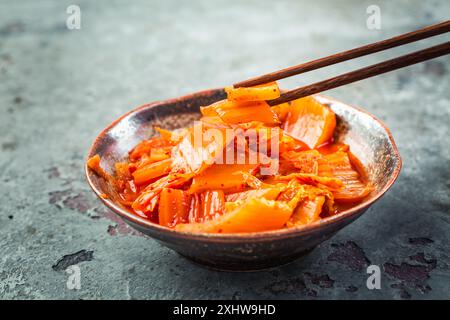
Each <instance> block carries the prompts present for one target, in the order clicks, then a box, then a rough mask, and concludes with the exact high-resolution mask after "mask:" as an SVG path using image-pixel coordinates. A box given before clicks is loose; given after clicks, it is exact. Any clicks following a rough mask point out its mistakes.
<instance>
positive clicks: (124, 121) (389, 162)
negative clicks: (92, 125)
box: [85, 89, 401, 271]
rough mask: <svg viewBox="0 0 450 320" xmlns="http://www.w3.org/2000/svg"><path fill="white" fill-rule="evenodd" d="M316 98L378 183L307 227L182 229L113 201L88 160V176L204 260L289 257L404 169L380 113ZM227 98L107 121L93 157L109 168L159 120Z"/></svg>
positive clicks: (155, 233) (240, 266) (185, 118)
mask: <svg viewBox="0 0 450 320" xmlns="http://www.w3.org/2000/svg"><path fill="white" fill-rule="evenodd" d="M315 97H316V99H318V100H319V101H320V102H322V103H324V104H327V105H328V106H329V107H330V108H331V109H332V110H333V111H334V112H335V113H336V115H337V127H336V131H335V139H336V140H337V141H340V142H344V143H346V144H348V145H350V149H351V151H352V153H353V154H354V155H355V156H356V157H358V158H359V159H360V161H361V162H362V164H363V165H364V166H365V168H367V173H368V177H369V179H370V181H371V182H372V183H373V185H374V186H375V190H374V191H373V192H372V193H371V194H370V195H369V196H368V197H367V198H366V199H365V200H364V201H362V202H361V203H359V204H358V205H356V206H354V207H351V208H349V209H348V210H345V211H342V212H340V213H339V214H337V215H334V216H331V217H328V218H325V219H322V220H320V221H318V222H316V223H313V224H310V225H308V226H306V227H302V228H291V229H282V230H276V231H267V232H260V233H247V234H190V233H182V232H177V231H174V230H171V229H169V228H166V227H163V226H160V225H158V224H155V223H152V222H150V221H148V220H146V219H144V218H141V217H139V216H137V215H136V214H134V213H133V212H132V211H131V210H130V209H129V208H127V207H125V206H123V205H121V204H120V203H119V202H118V201H116V199H117V193H116V192H115V190H114V188H113V187H112V186H111V185H109V184H108V183H107V182H106V181H105V180H104V179H102V178H100V177H98V176H97V175H96V174H95V173H94V172H92V171H91V170H89V169H88V168H87V167H86V168H85V169H86V176H87V180H88V182H89V185H90V186H91V188H92V190H93V191H94V192H95V193H96V194H97V196H98V197H99V198H100V200H101V201H102V202H103V203H104V204H105V205H106V206H107V207H108V208H110V209H111V210H112V211H113V212H115V213H116V214H117V215H119V216H120V217H121V218H122V219H123V220H125V222H126V223H128V224H129V225H130V226H132V227H133V228H135V229H136V230H138V231H140V232H142V233H144V234H145V235H147V236H149V237H151V238H153V239H155V240H156V241H158V242H160V243H161V244H163V245H165V246H167V247H169V248H171V249H173V250H174V251H176V252H178V253H179V254H180V255H182V256H184V257H186V258H188V259H190V260H192V261H194V262H197V263H199V264H201V265H204V266H207V267H210V268H214V269H219V270H229V271H251V270H259V269H265V268H270V267H275V266H278V265H282V264H285V263H288V262H291V261H293V260H295V259H297V258H299V257H301V256H303V255H305V254H306V253H308V252H310V251H311V250H312V249H313V248H314V247H315V246H317V245H318V244H320V243H321V242H323V241H325V240H327V239H329V238H330V237H332V236H333V235H334V234H335V233H336V232H337V231H339V230H340V229H342V228H343V227H344V226H346V225H348V224H349V223H351V222H352V221H354V220H355V219H356V218H358V217H359V216H361V215H362V214H363V213H364V212H365V211H366V210H367V209H368V208H369V207H370V206H371V205H372V204H374V203H375V202H376V201H377V200H379V199H380V198H381V196H382V195H383V194H384V193H385V192H386V191H387V190H388V189H389V188H390V187H391V186H392V184H393V183H394V181H395V180H396V178H397V177H398V175H399V173H400V168H401V158H400V155H399V152H398V150H397V147H396V145H395V142H394V139H393V137H392V135H391V133H390V132H389V130H388V128H387V127H386V126H385V125H384V124H383V123H382V122H381V121H380V120H378V119H377V118H376V117H374V116H373V115H371V114H370V113H368V112H367V111H364V110H362V109H360V108H356V107H353V106H349V105H347V104H345V103H342V102H339V101H336V100H334V99H331V98H328V97H325V96H321V95H317V96H315ZM224 98H225V93H224V91H223V89H214V90H207V91H202V92H198V93H194V94H190V95H187V96H184V97H180V98H176V99H170V100H166V101H158V102H153V103H149V104H146V105H143V106H141V107H139V108H137V109H135V110H133V111H131V112H129V113H127V114H125V115H123V116H121V117H120V118H119V119H117V120H116V121H114V122H113V123H112V124H110V125H109V126H107V127H106V128H105V129H104V130H103V131H102V132H101V133H100V134H99V135H98V137H97V138H96V139H95V141H94V143H93V145H92V147H91V149H90V150H89V154H88V157H91V156H93V155H95V154H99V155H100V156H101V159H102V162H101V166H102V167H103V168H104V169H105V170H106V171H107V172H109V173H111V174H112V173H113V172H114V163H115V162H117V161H123V160H125V159H126V158H127V155H128V151H129V150H130V149H132V148H133V147H134V146H135V145H136V144H137V143H138V142H140V141H141V140H143V139H148V138H149V137H151V136H152V135H153V134H154V129H153V127H154V126H155V125H156V126H160V127H162V128H167V129H175V128H181V127H185V126H189V125H191V124H192V121H194V120H196V119H198V118H199V117H200V113H199V108H200V106H205V105H209V104H211V103H213V102H216V101H218V100H221V99H224ZM104 194H106V195H107V197H106V198H105V197H104Z"/></svg>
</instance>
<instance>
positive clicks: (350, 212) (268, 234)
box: [84, 88, 402, 242]
mask: <svg viewBox="0 0 450 320" xmlns="http://www.w3.org/2000/svg"><path fill="white" fill-rule="evenodd" d="M221 90H222V91H223V88H214V89H208V90H202V91H197V92H194V93H190V94H187V95H184V96H181V97H177V98H172V99H166V100H158V101H154V102H151V103H146V104H143V105H140V106H139V107H137V108H134V109H132V110H130V111H128V112H126V113H125V114H123V115H122V116H120V117H119V118H117V119H116V120H114V121H113V122H111V123H110V124H109V125H108V126H106V127H105V128H104V129H103V130H102V131H101V132H100V133H99V134H98V135H97V136H96V138H95V140H94V142H93V143H92V145H91V147H90V148H89V151H88V156H87V159H89V158H90V157H92V156H94V155H95V153H94V149H96V147H97V145H98V144H99V143H100V140H101V138H102V137H103V136H104V135H105V134H106V132H108V131H109V130H110V129H112V128H113V127H114V126H116V124H117V123H119V122H120V121H122V120H123V119H124V118H126V117H128V116H130V115H131V114H134V113H138V112H139V111H141V110H143V109H148V108H154V107H156V106H159V105H162V104H172V103H176V102H180V101H184V100H188V99H192V98H195V97H198V96H202V95H211V94H212V93H214V92H219V91H221ZM314 96H316V97H320V98H324V99H325V100H327V101H329V102H331V103H340V104H343V105H345V106H347V107H350V108H353V109H355V110H356V111H358V112H361V113H363V114H366V115H368V116H369V117H371V118H372V119H373V120H374V121H375V122H377V123H378V124H379V125H380V126H381V127H382V129H383V130H384V131H385V132H386V133H387V136H388V138H389V141H390V143H391V145H392V150H393V154H392V155H393V156H394V157H395V158H396V160H397V161H396V163H397V165H396V167H395V168H394V171H393V173H392V176H391V178H390V179H389V181H388V182H387V183H386V184H385V186H384V187H383V188H382V189H381V190H380V191H379V192H378V193H376V194H375V195H374V196H373V197H372V198H371V199H370V200H369V201H367V202H362V203H359V204H357V205H356V206H353V207H351V208H348V209H346V210H344V211H342V212H340V213H338V214H336V215H333V216H330V217H326V218H323V219H320V220H319V221H316V222H313V223H311V224H308V225H306V226H300V227H293V228H286V229H276V230H269V231H261V232H248V233H228V234H227V233H193V232H185V231H176V230H174V229H170V228H167V227H164V226H161V225H159V224H156V223H154V222H151V221H150V220H147V219H144V218H142V217H140V216H138V215H137V214H133V213H131V212H128V211H127V210H124V209H123V208H121V207H120V206H118V205H117V204H116V203H115V202H114V201H112V200H111V199H109V198H104V197H103V196H102V195H103V194H104V193H103V192H102V191H101V190H99V188H97V185H96V184H95V183H94V181H93V179H92V176H93V175H95V173H93V172H92V170H90V169H89V168H88V166H87V159H86V161H85V162H84V171H85V175H86V179H87V182H88V184H89V186H90V187H91V189H92V190H93V191H94V193H95V194H96V195H97V197H98V198H99V199H100V200H101V201H102V202H103V204H104V205H106V206H107V207H108V208H109V209H111V210H112V211H113V212H114V213H115V214H117V215H119V216H120V217H121V218H123V219H125V220H126V221H131V222H133V223H135V224H137V225H139V226H140V227H142V228H145V229H147V230H150V231H153V232H155V233H159V234H163V235H166V236H169V237H172V238H179V239H190V240H193V239H197V240H205V239H210V240H213V239H214V240H217V241H224V242H230V241H232V242H233V241H235V242H241V241H252V240H254V241H257V240H271V239H274V238H285V237H297V236H301V235H307V234H310V233H312V232H315V231H317V230H318V229H322V228H324V227H326V226H330V225H334V224H337V223H339V222H341V221H343V220H347V219H351V218H352V217H354V216H357V215H358V214H359V213H360V212H361V211H362V210H365V209H368V208H369V207H370V206H371V205H372V204H373V203H375V202H376V201H377V200H378V199H380V198H381V197H382V196H383V195H384V194H385V193H386V191H387V190H389V189H390V188H391V186H392V185H393V184H394V182H395V181H396V180H397V178H398V176H399V174H400V170H401V168H402V159H401V157H400V153H399V151H398V148H397V145H396V143H395V141H394V138H393V136H392V133H391V132H390V130H389V128H388V127H387V126H386V125H385V124H384V123H383V122H382V121H381V120H380V119H378V118H377V117H375V116H374V115H373V114H371V113H370V112H368V111H366V110H364V109H362V108H360V107H357V106H353V105H349V104H347V103H344V102H341V101H338V100H336V99H334V98H331V97H329V96H326V95H322V94H317V95H314Z"/></svg>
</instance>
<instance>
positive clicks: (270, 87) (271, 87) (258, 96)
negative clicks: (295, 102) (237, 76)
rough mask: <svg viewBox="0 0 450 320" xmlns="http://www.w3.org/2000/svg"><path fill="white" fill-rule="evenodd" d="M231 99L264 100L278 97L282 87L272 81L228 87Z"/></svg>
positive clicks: (228, 97)
mask: <svg viewBox="0 0 450 320" xmlns="http://www.w3.org/2000/svg"><path fill="white" fill-rule="evenodd" d="M225 92H226V93H227V99H228V100H229V101H264V100H272V99H276V98H278V97H279V96H280V89H279V88H278V84H277V83H276V82H270V83H266V84H262V85H258V86H254V87H240V88H234V87H226V88H225Z"/></svg>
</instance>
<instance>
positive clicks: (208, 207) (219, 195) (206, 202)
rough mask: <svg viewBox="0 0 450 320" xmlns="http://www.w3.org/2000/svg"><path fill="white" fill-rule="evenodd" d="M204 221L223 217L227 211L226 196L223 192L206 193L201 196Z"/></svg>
mask: <svg viewBox="0 0 450 320" xmlns="http://www.w3.org/2000/svg"><path fill="white" fill-rule="evenodd" d="M201 200H202V212H203V218H204V220H211V219H214V218H217V217H219V216H220V215H222V213H223V211H224V209H225V194H224V193H223V191H222V190H214V191H206V192H204V193H202V194H201Z"/></svg>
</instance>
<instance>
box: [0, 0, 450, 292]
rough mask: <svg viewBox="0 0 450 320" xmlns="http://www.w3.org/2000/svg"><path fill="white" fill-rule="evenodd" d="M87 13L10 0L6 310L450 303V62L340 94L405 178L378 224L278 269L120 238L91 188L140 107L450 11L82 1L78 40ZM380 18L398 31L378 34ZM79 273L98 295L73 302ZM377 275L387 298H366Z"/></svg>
mask: <svg viewBox="0 0 450 320" xmlns="http://www.w3.org/2000/svg"><path fill="white" fill-rule="evenodd" d="M72 3H73V2H72V1H65V0H64V1H39V2H36V1H14V2H12V1H5V0H0V253H1V254H0V298H5V299H24V298H25V299H41V298H51V299H55V298H66V299H67V298H73V299H79V298H82V299H97V298H101V299H108V298H113V299H154V298H161V299H177V298H194V299H197V298H201V299H207V298H225V299H248V298H262V299H265V298H279V299H281V298H289V299H291V298H292V299H324V298H325V299H329V298H338V299H354V298H363V299H376V298H385V299H431V298H438V299H441V298H447V299H448V298H450V270H449V266H450V183H449V181H450V169H449V168H450V167H449V163H450V151H449V149H448V143H449V142H450V141H449V136H450V126H449V123H450V90H449V89H450V88H449V79H450V77H449V72H450V70H449V68H450V65H449V62H450V57H444V58H440V59H436V60H433V61H429V62H427V63H423V64H421V65H416V66H413V67H410V68H408V69H404V70H401V71H398V72H393V73H390V74H386V75H383V76H379V77H377V78H373V79H369V80H365V81H363V82H359V83H355V84H352V85H348V86H346V87H345V88H341V89H335V90H333V91H330V92H327V94H328V95H330V96H333V97H336V98H338V99H340V100H343V101H346V102H348V103H350V104H355V105H359V106H362V107H364V108H366V109H367V110H369V111H371V112H373V113H374V114H375V115H377V116H378V117H379V118H381V119H382V120H383V121H384V122H385V123H386V124H387V125H388V126H389V127H390V128H391V130H392V133H393V135H394V137H395V139H396V141H397V143H398V147H399V149H400V153H401V155H402V157H403V161H404V167H403V171H402V173H401V176H400V178H399V180H398V182H397V183H396V184H395V186H394V187H393V188H392V189H391V191H390V192H388V193H387V194H386V196H385V197H384V198H382V200H380V201H379V202H378V203H376V205H374V206H373V207H372V208H371V209H370V210H369V211H368V212H367V213H366V214H365V215H364V216H363V217H362V218H360V219H359V220H357V221H356V222H355V223H353V224H351V225H350V226H348V227H347V228H345V229H343V230H342V231H341V232H339V233H338V234H337V235H336V236H334V237H333V238H332V239H330V240H329V241H327V242H324V243H323V244H322V245H320V246H319V247H317V248H316V249H315V250H314V251H313V252H312V253H311V254H310V255H309V256H307V257H306V258H305V259H304V260H301V261H297V262H294V263H292V264H290V265H287V266H284V267H281V268H278V269H274V270H270V271H264V272H261V273H243V274H239V273H220V272H214V271H209V270H206V269H202V268H200V267H198V266H196V265H193V264H191V263H190V262H188V261H186V260H185V259H183V258H182V257H180V256H178V255H177V254H176V253H174V252H172V251H170V250H169V249H166V248H164V247H162V246H161V245H159V244H158V243H156V242H155V241H153V240H151V239H149V238H145V237H143V236H141V235H140V234H138V233H137V232H133V230H131V229H130V228H128V227H127V226H126V225H124V224H123V223H121V222H120V221H119V220H118V219H117V218H116V217H115V216H114V214H112V213H111V212H109V211H108V210H106V209H105V208H104V207H103V206H102V205H101V204H100V202H99V201H98V200H97V199H96V198H95V197H94V196H93V194H92V192H91V191H90V190H89V187H88V186H87V184H86V182H85V179H84V175H83V161H84V158H85V155H86V152H87V149H88V147H89V145H90V144H91V142H92V140H93V138H94V137H95V136H96V134H97V133H98V132H99V131H100V130H101V129H102V128H103V127H104V126H105V125H106V124H108V123H110V122H111V121H112V120H114V119H115V118H116V117H118V116H119V115H121V114H123V113H124V112H126V111H127V110H129V109H130V108H132V107H135V106H137V105H140V104H143V103H145V102H150V101H153V100H158V99H164V98H170V97H175V96H179V95H182V94H185V93H189V92H194V91H198V90H201V89H205V88H210V87H219V86H223V85H227V84H229V83H232V82H235V81H238V80H242V79H245V78H247V77H250V76H254V75H257V74H261V73H264V72H268V71H272V70H274V69H276V68H280V67H284V66H289V65H292V64H295V63H298V62H301V61H306V60H308V59H312V58H316V57H320V56H323V55H326V54H330V53H333V52H337V51H340V50H344V49H348V48H351V47H354V46H357V45H361V44H364V43H368V42H371V41H375V40H379V39H382V38H385V37H388V36H391V35H394V34H398V33H401V32H406V31H408V30H412V29H415V28H418V27H420V26H423V25H427V24H431V23H435V22H438V21H441V20H444V19H447V18H448V12H450V3H449V2H448V1H446V0H442V1H426V2H425V1H419V0H416V1H406V0H405V1H395V2H394V1H357V0H355V1H350V0H346V1H333V2H332V1H330V2H326V1H323V0H316V1H312V2H310V1H276V2H275V1H273V2H269V1H267V2H266V1H246V2H245V3H241V2H237V1H224V0H218V1H206V0H205V1H189V2H186V1H183V2H181V1H180V2H175V1H158V2H156V1H152V2H143V1H142V2H140V1H139V2H138V1H133V3H131V2H125V1H121V2H119V1H105V0H103V1H95V2H93V1H89V2H88V1H77V3H78V4H79V5H80V7H81V11H82V15H81V23H82V25H81V30H76V31H70V30H68V29H67V28H66V27H65V19H66V17H67V14H66V8H67V6H68V5H69V4H72ZM187 3H189V5H188V4H187ZM370 4H378V5H379V6H380V8H381V14H382V16H381V17H382V20H381V23H382V25H381V30H368V29H367V28H366V18H367V15H366V8H367V6H368V5H370ZM443 39H445V37H439V39H435V40H429V41H422V43H420V44H412V45H409V46H408V47H407V48H402V49H396V50H393V52H394V53H395V54H400V53H404V52H407V51H412V50H413V49H415V48H419V47H422V46H423V45H425V44H430V43H436V41H438V40H441V41H442V40H443ZM446 39H447V41H448V37H447V38H446ZM392 54H393V53H392V52H391V53H390V54H388V53H381V54H377V55H374V56H371V57H366V58H364V59H360V60H358V61H354V62H349V63H345V64H341V65H339V66H335V67H332V68H328V69H324V70H320V71H318V72H314V73H311V74H305V75H304V76H302V77H296V78H294V79H290V80H288V81H283V82H282V85H283V86H284V87H286V88H292V87H294V86H298V85H301V84H304V83H306V82H308V81H313V80H318V79H321V78H323V77H325V76H329V75H331V74H338V73H340V72H343V71H347V70H349V68H356V67H358V66H362V65H363V64H367V63H369V62H375V61H379V60H380V59H382V58H386V57H389V56H390V55H392ZM75 264H76V265H78V266H79V267H80V270H81V289H80V290H69V289H68V288H67V286H66V281H67V277H68V274H67V273H66V272H65V270H66V269H67V268H68V267H70V266H71V265H75ZM370 264H375V265H378V266H379V267H380V269H381V290H368V289H367V288H366V279H367V274H366V268H367V266H368V265H370Z"/></svg>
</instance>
